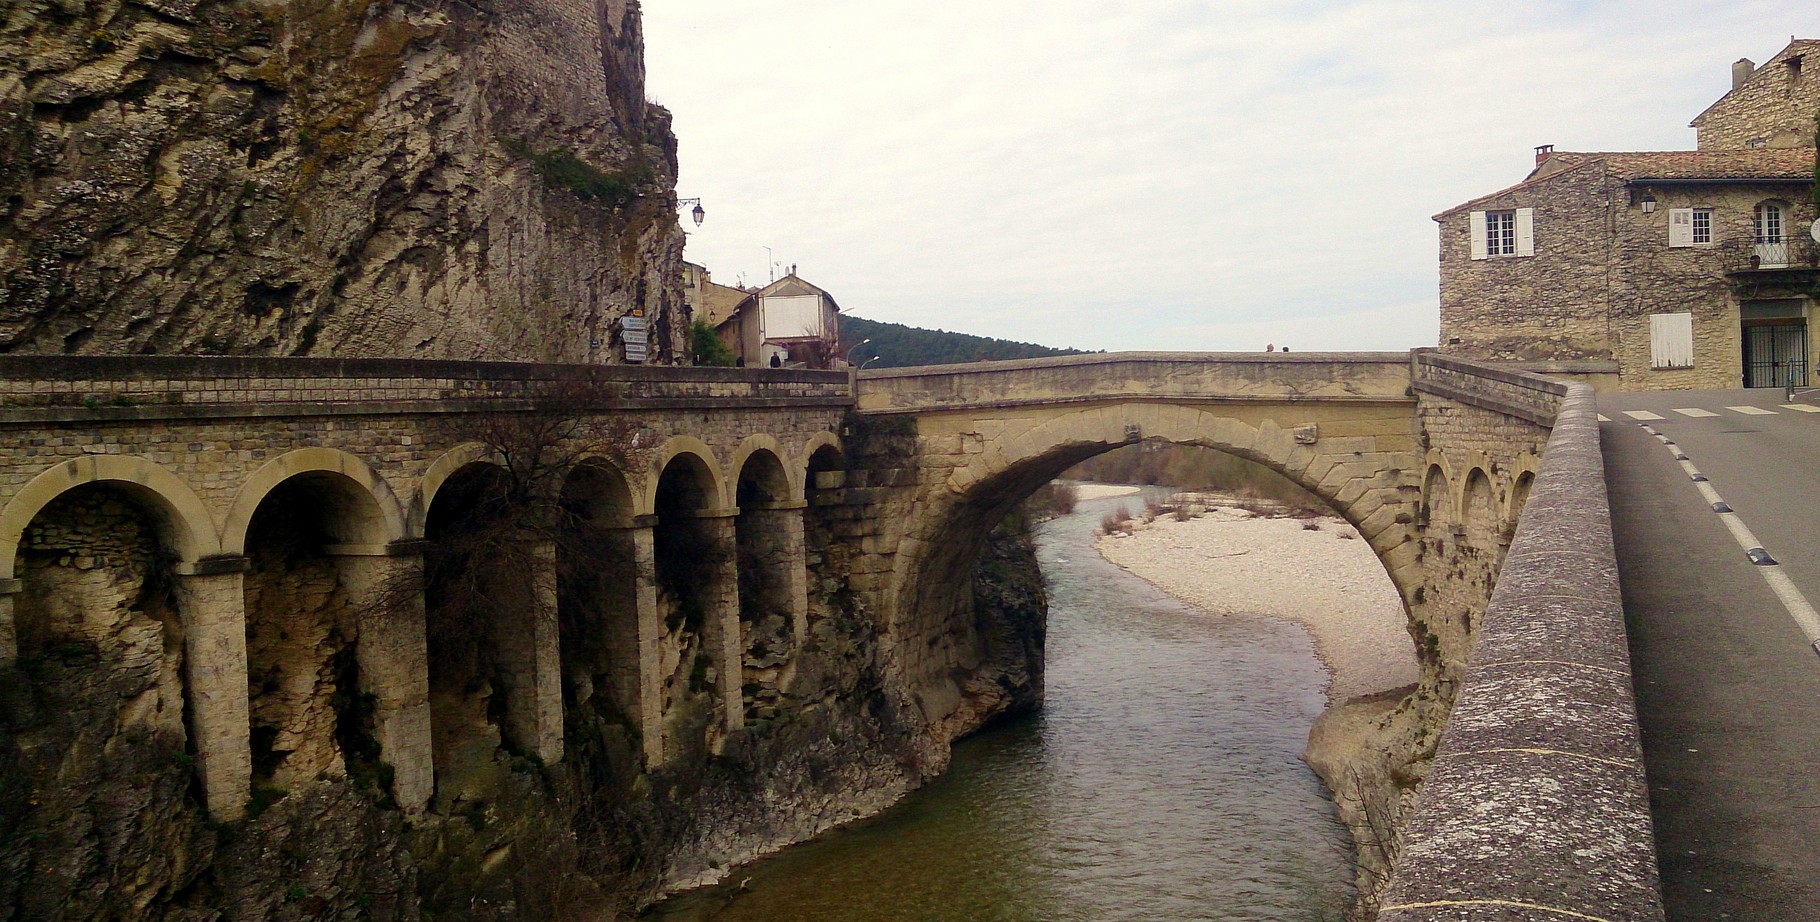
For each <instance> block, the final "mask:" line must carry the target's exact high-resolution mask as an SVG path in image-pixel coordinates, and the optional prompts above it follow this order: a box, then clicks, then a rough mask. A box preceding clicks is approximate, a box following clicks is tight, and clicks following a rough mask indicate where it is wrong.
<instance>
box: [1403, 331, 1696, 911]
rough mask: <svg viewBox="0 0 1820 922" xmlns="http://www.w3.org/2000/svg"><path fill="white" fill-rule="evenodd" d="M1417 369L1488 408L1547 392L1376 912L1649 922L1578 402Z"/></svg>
mask: <svg viewBox="0 0 1820 922" xmlns="http://www.w3.org/2000/svg"><path fill="white" fill-rule="evenodd" d="M1417 365H1418V369H1419V372H1420V374H1419V376H1418V380H1417V382H1416V389H1417V390H1418V391H1419V392H1422V393H1424V394H1436V395H1439V396H1444V397H1445V398H1446V399H1449V400H1455V401H1459V402H1463V403H1469V404H1472V405H1474V406H1478V407H1482V408H1486V409H1493V408H1496V409H1498V410H1499V411H1500V412H1505V413H1517V414H1518V415H1522V414H1523V413H1529V412H1540V411H1541V410H1543V409H1545V408H1546V406H1547V399H1548V395H1549V394H1550V393H1556V394H1559V395H1561V396H1560V397H1559V398H1558V399H1559V400H1560V404H1559V406H1560V409H1559V412H1558V413H1555V414H1551V416H1552V417H1553V418H1552V420H1551V422H1552V427H1553V431H1552V433H1551V435H1550V437H1549V440H1548V443H1547V446H1546V448H1545V449H1544V452H1543V456H1542V461H1541V466H1540V470H1539V471H1538V472H1537V475H1536V478H1535V481H1534V486H1533V488H1532V490H1531V492H1530V495H1529V498H1528V501H1527V503H1526V504H1525V505H1524V507H1523V515H1522V517H1521V519H1520V520H1519V523H1518V527H1517V531H1516V535H1515V537H1514V539H1513V542H1512V544H1511V546H1510V549H1509V552H1508V554H1507V556H1506V557H1505V560H1504V563H1503V566H1502V568H1501V569H1500V571H1499V574H1498V579H1497V584H1496V588H1495V590H1494V591H1493V594H1492V597H1491V601H1490V604H1489V606H1488V607H1487V608H1486V610H1485V613H1484V615H1483V617H1482V620H1481V624H1480V627H1479V629H1478V631H1477V637H1476V640H1475V642H1474V644H1473V649H1472V654H1471V658H1470V660H1469V662H1468V663H1467V667H1466V670H1465V673H1464V677H1463V682H1462V685H1461V689H1460V691H1459V694H1458V696H1457V698H1456V699H1455V704H1454V708H1453V712H1452V715H1451V717H1450V719H1449V721H1448V724H1447V728H1446V731H1445V732H1444V734H1443V736H1442V738H1441V742H1440V746H1439V749H1438V750H1437V753H1436V756H1435V758H1434V762H1433V765H1432V768H1431V770H1430V773H1429V775H1428V779H1427V781H1426V782H1425V783H1424V785H1423V787H1422V790H1421V792H1420V794H1419V795H1418V799H1417V801H1416V806H1415V810H1414V812H1413V814H1412V815H1411V818H1410V820H1409V822H1408V825H1407V826H1406V828H1405V830H1404V834H1403V840H1402V841H1403V845H1402V852H1401V856H1400V859H1399V861H1398V862H1397V865H1396V870H1395V873H1394V875H1393V877H1392V879H1391V882H1390V885H1389V887H1388V889H1387V890H1386V891H1385V893H1384V895H1383V900H1382V902H1381V904H1380V915H1379V916H1378V918H1379V919H1380V920H1383V922H1417V920H1421V922H1430V920H1432V922H1440V920H1456V919H1467V918H1475V919H1476V918H1487V919H1489V918H1499V919H1531V918H1534V919H1557V918H1598V919H1612V920H1616V919H1625V920H1640V922H1649V920H1660V919H1661V918H1663V910H1662V903H1661V896H1660V891H1659V889H1658V877H1657V866H1656V853H1655V842H1654V836H1653V832H1652V827H1651V824H1650V813H1649V794H1648V788H1647V785H1646V782H1645V778H1644V771H1643V753H1642V748H1641V744H1640V742H1639V738H1638V728H1637V720H1636V712H1635V706H1634V701H1633V698H1632V687H1631V675H1630V659H1629V649H1628V646H1627V641H1626V637H1625V630H1624V611H1623V606H1622V602H1621V598H1620V594H1619V587H1618V574H1617V564H1616V557H1615V555H1614V553H1613V550H1612V537H1611V516H1610V510H1609V507H1608V505H1607V501H1606V492H1605V479H1604V467H1603V460H1602V457H1601V454H1600V449H1599V430H1598V421H1597V413H1596V411H1595V410H1594V408H1593V395H1592V390H1591V389H1590V388H1589V387H1587V386H1585V385H1580V384H1576V385H1571V386H1570V385H1565V384H1560V383H1557V382H1549V381H1546V380H1545V379H1537V378H1536V377H1535V376H1533V375H1524V374H1520V373H1511V372H1506V371H1502V370H1499V369H1494V368H1489V367H1483V366H1476V365H1474V364H1472V363H1465V362H1460V361H1458V360H1455V359H1447V358H1444V357H1441V356H1433V355H1425V356H1422V357H1420V358H1419V359H1418V362H1417ZM1525 418H1527V417H1525Z"/></svg>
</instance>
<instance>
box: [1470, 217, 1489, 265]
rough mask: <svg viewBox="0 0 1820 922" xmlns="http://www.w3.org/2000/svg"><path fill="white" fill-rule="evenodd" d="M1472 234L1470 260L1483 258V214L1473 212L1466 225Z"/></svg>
mask: <svg viewBox="0 0 1820 922" xmlns="http://www.w3.org/2000/svg"><path fill="white" fill-rule="evenodd" d="M1468 226H1469V227H1470V228H1471V230H1470V233H1471V234H1472V258H1473V259H1484V258H1485V212H1483V211H1475V212H1473V213H1472V220H1471V221H1470V222H1469V225H1468Z"/></svg>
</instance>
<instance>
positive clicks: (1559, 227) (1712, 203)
mask: <svg viewBox="0 0 1820 922" xmlns="http://www.w3.org/2000/svg"><path fill="white" fill-rule="evenodd" d="M1647 191H1648V192H1649V193H1650V194H1651V195H1653V196H1654V197H1655V198H1656V199H1657V202H1658V204H1657V207H1656V209H1655V211H1654V212H1651V213H1645V212H1644V211H1643V209H1642V208H1641V207H1640V206H1639V205H1637V204H1634V203H1632V201H1631V197H1632V192H1633V190H1632V188H1631V187H1630V186H1628V185H1627V184H1626V179H1625V177H1624V176H1622V175H1619V174H1617V173H1615V172H1613V171H1611V170H1608V169H1606V168H1605V164H1604V162H1603V161H1595V162H1592V163H1587V164H1584V165H1581V166H1577V167H1572V168H1569V169H1567V170H1563V171H1561V172H1559V173H1555V174H1552V175H1550V176H1547V177H1545V178H1542V179H1538V180H1532V181H1530V182H1527V183H1524V184H1522V185H1520V186H1518V187H1516V188H1515V189H1512V190H1509V191H1508V192H1505V193H1503V194H1500V195H1499V196H1497V197H1495V198H1491V199H1486V200H1483V201H1480V202H1475V203H1473V204H1472V206H1471V207H1470V208H1466V207H1462V208H1461V209H1458V210H1455V211H1451V212H1448V213H1446V214H1444V215H1442V216H1441V218H1440V221H1441V343H1442V346H1441V348H1442V350H1443V351H1445V352H1448V353H1451V354H1456V355H1461V356H1465V357H1470V358H1475V359H1487V360H1491V361H1506V362H1517V361H1553V360H1575V359H1591V360H1615V361H1616V362H1617V363H1618V370H1619V373H1620V380H1619V385H1620V386H1621V387H1623V388H1626V389H1636V390H1661V389H1677V388H1735V387H1740V386H1742V384H1743V380H1744V378H1743V345H1742V339H1741V336H1742V334H1741V332H1740V313H1739V304H1740V299H1741V297H1763V298H1775V297H1794V298H1797V299H1805V300H1807V302H1808V304H1809V305H1810V310H1811V305H1812V303H1813V302H1812V299H1811V292H1808V291H1807V290H1806V288H1805V287H1803V286H1802V285H1801V284H1799V282H1798V281H1797V282H1796V284H1795V285H1794V287H1787V286H1786V285H1784V284H1783V283H1782V282H1780V281H1779V280H1777V279H1775V278H1773V277H1769V274H1768V273H1765V274H1764V276H1763V277H1759V278H1756V279H1753V280H1751V281H1750V282H1749V284H1748V286H1747V287H1742V288H1741V287H1738V283H1735V282H1734V280H1733V279H1732V278H1728V276H1727V274H1726V273H1728V272H1737V271H1739V270H1745V269H1749V268H1750V267H1751V263H1750V258H1751V256H1752V255H1753V253H1754V249H1753V247H1752V237H1753V226H1754V221H1755V210H1756V206H1757V205H1758V204H1760V203H1762V202H1765V201H1777V202H1781V203H1782V204H1783V205H1785V206H1787V207H1788V208H1789V212H1788V219H1787V220H1788V228H1787V232H1788V235H1789V249H1790V257H1791V263H1792V264H1795V265H1808V264H1809V263H1810V262H1811V260H1812V259H1813V258H1814V253H1815V251H1814V244H1813V242H1812V241H1811V240H1808V239H1806V234H1805V233H1802V232H1801V231H1802V229H1803V228H1805V227H1806V226H1807V225H1808V224H1810V223H1812V221H1813V219H1814V217H1815V214H1814V211H1813V205H1812V203H1811V201H1809V200H1807V199H1806V197H1805V192H1804V191H1802V192H1800V194H1797V193H1798V191H1799V190H1798V189H1797V187H1796V186H1795V185H1791V184H1788V183H1762V184H1742V183H1740V184H1725V185H1702V186H1688V185H1678V184H1665V185H1656V186H1650V187H1648V189H1647ZM1519 207H1530V208H1534V209H1535V239H1536V255H1535V256H1531V257H1496V258H1490V259H1483V260H1474V259H1472V258H1471V257H1470V252H1469V245H1470V240H1469V231H1470V225H1469V213H1470V212H1471V211H1476V210H1495V209H1508V208H1519ZM1694 207H1699V208H1711V209H1713V244H1712V245H1711V246H1698V247H1671V246H1669V245H1668V222H1669V212H1670V210H1671V209H1674V208H1694ZM1681 312H1687V313H1691V314H1692V315H1693V329H1694V364H1693V366H1692V367H1690V368H1670V369H1655V368H1651V367H1650V334H1649V327H1650V319H1649V318H1650V315H1651V314H1666V313H1681ZM1456 340H1458V341H1457V342H1456ZM1809 350H1810V354H1809V367H1810V368H1812V367H1813V362H1814V361H1815V360H1816V359H1820V337H1812V336H1810V337H1809Z"/></svg>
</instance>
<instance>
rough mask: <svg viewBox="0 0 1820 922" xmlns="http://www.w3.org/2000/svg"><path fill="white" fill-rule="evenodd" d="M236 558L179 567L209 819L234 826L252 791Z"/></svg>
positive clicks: (242, 568)
mask: <svg viewBox="0 0 1820 922" xmlns="http://www.w3.org/2000/svg"><path fill="white" fill-rule="evenodd" d="M247 566H248V561H247V559H246V558H245V557H240V556H223V557H210V558H205V559H203V560H201V561H198V562H194V563H190V562H184V563H180V564H178V565H177V608H178V612H179V614H180V615H181V617H182V619H183V637H184V645H183V651H184V685H185V686H186V691H187V693H188V696H189V704H190V728H189V729H190V732H191V733H192V734H193V735H194V740H193V742H194V745H195V749H196V768H197V772H198V773H199V774H200V775H201V776H202V793H203V798H204V799H205V800H206V802H207V804H208V810H209V816H210V817H212V818H213V819H215V820H217V821H223V822H226V821H232V820H237V819H239V818H240V817H241V815H242V814H243V813H244V812H245V810H246V802H247V797H248V795H249V794H251V792H252V784H253V750H252V744H251V740H250V738H249V734H250V732H251V726H252V724H251V716H250V714H249V707H248V703H247V661H246V581H245V576H246V570H247Z"/></svg>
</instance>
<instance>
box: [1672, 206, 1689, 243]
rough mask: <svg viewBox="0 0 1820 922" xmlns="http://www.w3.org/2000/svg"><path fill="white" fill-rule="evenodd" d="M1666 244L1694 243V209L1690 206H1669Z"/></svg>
mask: <svg viewBox="0 0 1820 922" xmlns="http://www.w3.org/2000/svg"><path fill="white" fill-rule="evenodd" d="M1668 245H1669V246H1671V247H1690V246H1693V245H1694V210H1693V209H1692V208H1670V209H1669V210H1668Z"/></svg>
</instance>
